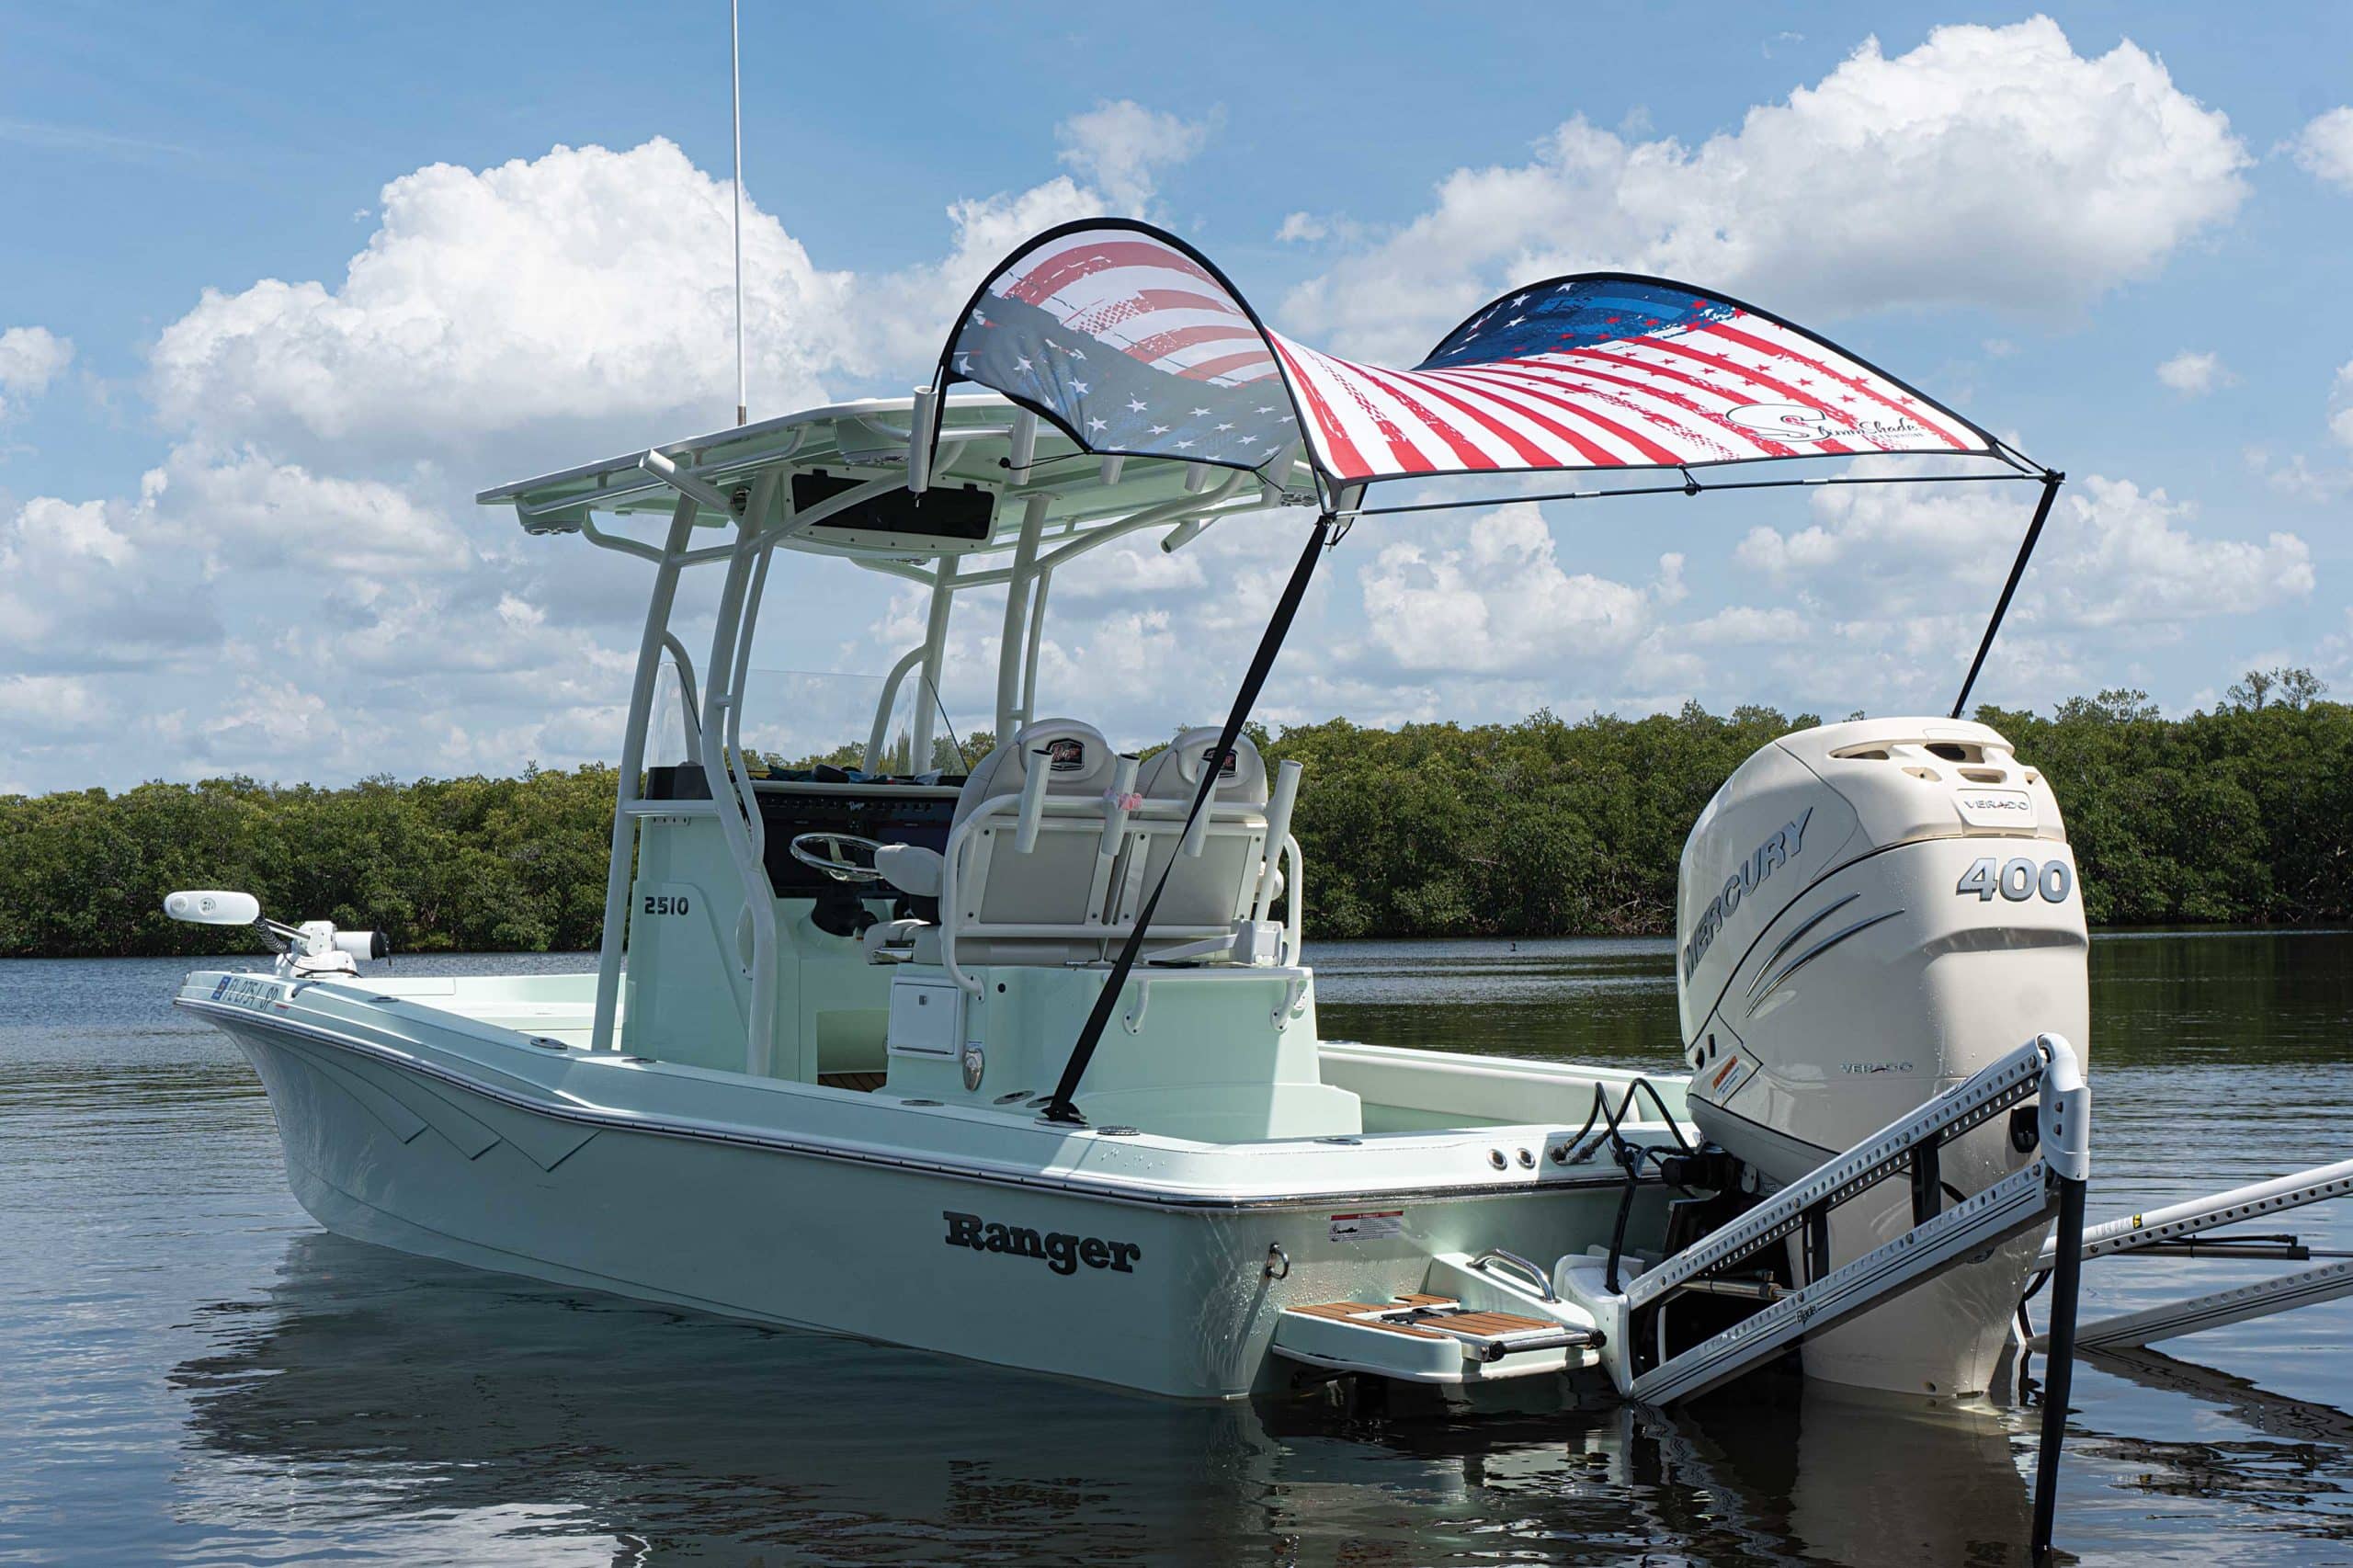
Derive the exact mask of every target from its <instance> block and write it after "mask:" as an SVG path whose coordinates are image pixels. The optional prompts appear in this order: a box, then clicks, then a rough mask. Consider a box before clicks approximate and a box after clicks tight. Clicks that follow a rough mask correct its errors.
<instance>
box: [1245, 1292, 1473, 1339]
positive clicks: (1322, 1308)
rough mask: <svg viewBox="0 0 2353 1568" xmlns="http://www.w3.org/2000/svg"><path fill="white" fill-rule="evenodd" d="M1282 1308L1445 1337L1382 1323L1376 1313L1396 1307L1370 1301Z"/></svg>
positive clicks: (1415, 1335) (1424, 1336) (1390, 1330)
mask: <svg viewBox="0 0 2353 1568" xmlns="http://www.w3.org/2000/svg"><path fill="white" fill-rule="evenodd" d="M1283 1310H1284V1311H1285V1312H1297V1313H1299V1314H1300V1315H1301V1316H1302V1317H1311V1318H1334V1319H1336V1320H1338V1321H1339V1322H1341V1323H1352V1324H1356V1325H1357V1326H1358V1327H1359V1328H1378V1329H1382V1330H1385V1331H1386V1332H1388V1333H1390V1334H1403V1335H1410V1336H1411V1337H1413V1338H1415V1339H1444V1338H1445V1337H1447V1336H1446V1335H1443V1334H1433V1333H1432V1332H1431V1331H1430V1330H1428V1329H1427V1328H1415V1327H1412V1326H1411V1325H1409V1324H1402V1323H1384V1322H1382V1321H1381V1318H1380V1317H1379V1316H1378V1315H1377V1314H1379V1313H1381V1312H1395V1311H1397V1310H1398V1309H1397V1308H1395V1307H1393V1306H1389V1307H1383V1306H1380V1305H1378V1304H1376V1303H1374V1302H1371V1301H1324V1302H1321V1303H1319V1304H1317V1305H1315V1306H1312V1307H1285V1308H1284V1309H1283Z"/></svg>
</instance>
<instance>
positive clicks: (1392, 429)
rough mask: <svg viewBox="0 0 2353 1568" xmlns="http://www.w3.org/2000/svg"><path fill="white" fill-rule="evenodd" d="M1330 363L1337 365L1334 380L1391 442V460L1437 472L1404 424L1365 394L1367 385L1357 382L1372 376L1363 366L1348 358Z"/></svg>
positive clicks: (1406, 468)
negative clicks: (1368, 374) (1377, 405)
mask: <svg viewBox="0 0 2353 1568" xmlns="http://www.w3.org/2000/svg"><path fill="white" fill-rule="evenodd" d="M1330 363H1332V364H1334V365H1336V366H1337V367H1338V373H1337V374H1336V375H1335V376H1334V377H1333V380H1334V381H1336V382H1337V383H1338V384H1339V385H1340V386H1341V387H1342V388H1343V389H1345V390H1346V391H1347V394H1348V395H1349V396H1350V397H1352V398H1354V399H1355V400H1356V404H1357V406H1358V408H1360V409H1362V410H1364V413H1365V417H1366V418H1368V419H1370V420H1371V421H1372V427H1373V428H1374V429H1376V430H1378V431H1380V432H1381V439H1382V440H1384V441H1386V442H1388V443H1389V458H1390V460H1391V461H1392V462H1394V463H1395V464H1397V466H1398V467H1399V469H1400V470H1402V471H1403V472H1406V473H1436V472H1438V470H1437V469H1436V468H1435V467H1433V466H1432V465H1431V463H1430V460H1429V459H1428V458H1427V457H1425V456H1423V455H1422V449H1421V448H1419V447H1417V446H1415V444H1414V437H1412V436H1410V435H1408V434H1406V432H1405V429H1404V426H1401V425H1399V424H1398V423H1397V421H1396V420H1395V419H1394V418H1392V416H1391V415H1388V414H1386V413H1384V412H1382V411H1381V409H1380V408H1378V407H1376V406H1375V405H1374V403H1373V401H1372V399H1370V397H1368V396H1366V395H1365V392H1364V388H1363V387H1362V386H1360V385H1358V378H1359V377H1362V379H1363V380H1365V381H1370V379H1371V378H1370V377H1368V376H1363V370H1364V367H1363V366H1361V365H1358V364H1355V363H1353V362H1351V361H1348V360H1346V359H1336V360H1332V361H1330Z"/></svg>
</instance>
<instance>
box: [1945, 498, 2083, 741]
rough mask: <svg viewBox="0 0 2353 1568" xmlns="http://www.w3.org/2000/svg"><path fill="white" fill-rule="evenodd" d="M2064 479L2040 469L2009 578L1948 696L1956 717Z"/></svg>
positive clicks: (1965, 702)
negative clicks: (1956, 688) (2038, 488)
mask: <svg viewBox="0 0 2353 1568" xmlns="http://www.w3.org/2000/svg"><path fill="white" fill-rule="evenodd" d="M2066 479H2067V476H2066V475H2065V474H2063V473H2061V472H2059V471H2058V470H2056V469H2046V470H2045V471H2043V475H2042V498H2041V499H2040V500H2039V501H2037V502H2036V503H2035V504H2034V521H2032V522H2030V523H2029V524H2028V525H2027V526H2026V538H2025V539H2024V540H2022V541H2020V543H2019V545H2018V559H2017V560H2016V561H2013V562H2010V576H2009V581H2007V582H2006V583H2004V584H2003V585H2002V597H2000V598H1998V599H1996V600H1995V601H1994V619H1991V620H1989V621H1987V622H1986V623H1985V635H1984V638H1983V639H1982V640H1981V641H1980V642H1978V644H1977V657H1975V658H1973V659H1972V660H1970V661H1969V674H1968V676H1966V677H1964V678H1963V679H1962V681H1961V695H1960V696H1959V697H1956V698H1954V699H1952V716H1953V717H1954V718H1956V719H1958V718H1960V717H1961V714H1962V712H1963V711H1965V710H1967V709H1968V707H1969V693H1970V690H1971V688H1972V687H1975V686H1976V684H1977V672H1978V671H1980V670H1982V669H1984V667H1985V655H1986V654H1988V653H1992V652H1993V651H1994V634H1995V632H1997V631H2001V630H2002V617H2004V616H2005V615H2007V614H2008V613H2009V609H2010V596H2011V595H2013V594H2015V593H2017V592H2018V579H2020V578H2021V577H2024V576H2025V575H2026V563H2027V560H2028V558H2029V556H2031V555H2033V554H2034V546H2035V541H2036V540H2040V538H2041V537H2042V525H2043V523H2044V522H2045V521H2047V520H2048V519H2049V518H2050V516H2051V504H2052V502H2053V501H2056V500H2057V499H2058V498H2059V486H2060V485H2062V484H2063V483H2066Z"/></svg>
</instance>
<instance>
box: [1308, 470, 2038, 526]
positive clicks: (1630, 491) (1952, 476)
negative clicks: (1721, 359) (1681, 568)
mask: <svg viewBox="0 0 2353 1568" xmlns="http://www.w3.org/2000/svg"><path fill="white" fill-rule="evenodd" d="M2045 477H2046V476H2045V475H2043V474H2040V473H1861V474H1836V475H1832V476H1829V477H1826V478H1822V479H1728V480H1720V481H1718V482H1717V483H1713V484H1711V483H1706V482H1705V481H1702V480H1699V479H1692V480H1690V481H1689V482H1688V483H1686V482H1684V481H1682V480H1677V482H1676V483H1673V484H1633V485H1626V486H1622V487H1620V488H1618V489H1614V490H1559V491H1554V492H1552V493H1551V494H1541V495H1482V496H1480V497H1478V498H1477V499H1475V500H1471V501H1415V502H1407V503H1401V504H1400V505H1398V506H1359V507H1357V508H1355V509H1353V510H1350V511H1344V512H1341V513H1338V514H1337V516H1339V517H1345V518H1347V519H1349V520H1351V521H1353V520H1354V519H1356V518H1358V517H1396V516H1397V515H1399V514H1401V513H1404V512H1460V511H1465V510H1468V509H1469V508H1472V507H1474V506H1511V505H1513V504H1515V503H1519V502H1528V501H1537V502H1543V501H1607V500H1609V499H1610V498H1611V497H1613V496H1619V495H1705V494H1710V493H1711V492H1712V491H1717V490H1826V489H1828V488H1830V487H1831V486H1833V485H1840V484H1987V483H1994V484H2008V483H2016V482H2018V481H2019V480H2025V479H2044V478H2045Z"/></svg>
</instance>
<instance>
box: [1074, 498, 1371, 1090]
mask: <svg viewBox="0 0 2353 1568" xmlns="http://www.w3.org/2000/svg"><path fill="white" fill-rule="evenodd" d="M1331 539H1332V517H1331V514H1330V513H1328V512H1326V513H1324V514H1323V515H1322V516H1320V517H1317V518H1316V519H1315V531H1314V532H1313V534H1311V535H1310V536H1309V537H1308V540H1307V548H1306V549H1305V550H1303V551H1300V555H1299V564H1298V565H1296V566H1294V567H1292V568H1291V573H1290V582H1289V583H1286V584H1285V585H1283V595H1282V597H1281V598H1280V599H1279V600H1278V601H1277V602H1276V605H1275V613H1274V617H1273V619H1270V620H1268V621H1267V631H1266V634H1265V635H1264V636H1262V637H1260V638H1259V639H1258V651H1257V653H1255V654H1253V655H1252V656H1251V659H1250V668H1249V669H1248V670H1247V671H1246V672H1245V674H1244V675H1243V676H1242V688H1241V689H1240V690H1239V691H1236V692H1235V693H1234V694H1233V710H1232V711H1231V712H1229V713H1227V714H1226V716H1225V727H1224V728H1223V729H1222V730H1220V731H1219V732H1218V740H1217V744H1216V746H1215V747H1214V748H1212V749H1211V752H1210V754H1209V757H1208V760H1207V761H1206V762H1205V763H1204V764H1203V765H1202V767H1201V781H1200V784H1199V786H1198V787H1197V788H1196V789H1195V790H1194V791H1193V809H1192V810H1191V811H1189V812H1186V813H1185V825H1184V827H1183V828H1182V829H1180V830H1178V834H1177V837H1178V839H1179V840H1180V841H1181V840H1183V839H1184V838H1186V837H1188V836H1189V835H1190V834H1191V832H1192V827H1193V823H1194V820H1195V819H1196V818H1198V817H1199V815H1200V814H1201V812H1202V810H1203V809H1204V808H1205V807H1206V806H1208V804H1209V802H1210V797H1211V796H1212V795H1214V794H1216V793H1217V786H1218V780H1219V778H1222V775H1223V769H1222V759H1223V758H1224V756H1225V754H1226V753H1227V752H1229V751H1231V750H1233V743H1234V740H1235V738H1236V737H1237V736H1239V735H1240V734H1241V733H1242V726H1243V724H1244V723H1245V722H1247V721H1248V720H1249V717H1250V710H1251V709H1252V708H1254V707H1256V705H1257V701H1258V690H1259V688H1260V687H1263V686H1265V685H1266V684H1267V672H1268V671H1269V670H1271V669H1273V668H1274V664H1275V655H1276V654H1278V653H1281V652H1282V646H1283V639H1284V637H1286V636H1287V635H1289V634H1290V623H1291V619H1292V618H1293V617H1295V616H1296V615H1298V613H1299V605H1300V601H1301V600H1302V599H1303V598H1304V597H1307V585H1308V582H1309V580H1310V579H1312V578H1313V576H1314V575H1315V561H1316V557H1318V556H1320V555H1322V554H1323V553H1324V546H1325V545H1326V544H1328V543H1330V542H1331ZM1268 850H1269V853H1276V852H1279V851H1278V850H1277V849H1276V847H1275V846H1268ZM1178 858H1179V857H1176V856H1171V857H1170V858H1169V861H1168V864H1167V865H1166V866H1164V867H1163V868H1161V872H1160V880H1159V881H1155V882H1154V883H1153V884H1152V896H1151V897H1149V898H1147V899H1145V900H1144V901H1143V906H1142V908H1140V909H1138V910H1137V911H1136V919H1135V925H1134V926H1133V927H1132V928H1131V929H1130V931H1129V932H1128V939H1127V940H1126V941H1125V942H1124V943H1122V944H1121V945H1120V956H1119V958H1118V959H1117V960H1114V961H1113V963H1112V965H1111V972H1110V974H1109V976H1108V977H1107V978H1106V979H1105V980H1104V982H1103V989H1102V990H1101V991H1100V992H1098V993H1097V994H1096V997H1095V1007H1094V1010H1093V1011H1091V1012H1089V1013H1088V1014H1087V1015H1086V1028H1082V1029H1081V1030H1079V1033H1078V1043H1077V1044H1076V1045H1074V1046H1073V1047H1072V1048H1071V1053H1070V1060H1069V1061H1068V1062H1065V1063H1064V1064H1063V1075H1062V1079H1061V1081H1060V1082H1059V1083H1057V1084H1055V1085H1054V1093H1053V1097H1052V1098H1051V1099H1050V1100H1049V1101H1047V1103H1046V1108H1045V1111H1044V1113H1043V1119H1045V1120H1047V1121H1053V1122H1060V1123H1063V1125H1065V1126H1072V1127H1076V1126H1082V1125H1084V1124H1085V1120H1086V1119H1085V1118H1083V1117H1081V1116H1080V1115H1079V1114H1078V1106H1077V1103H1076V1100H1075V1098H1074V1096H1076V1095H1077V1093H1078V1085H1079V1080H1080V1079H1082V1078H1084V1077H1085V1076H1086V1064H1087V1062H1089V1061H1091V1060H1092V1059H1093V1058H1094V1055H1095V1048H1096V1047H1097V1045H1099V1044H1101V1043H1102V1040H1103V1031H1104V1029H1105V1028H1108V1026H1109V1024H1110V1022H1111V1013H1112V1010H1113V1009H1114V1008H1115V1007H1117V1006H1119V1003H1120V993H1121V992H1122V991H1124V990H1126V989H1127V984H1128V976H1129V975H1130V974H1131V973H1132V972H1133V971H1134V970H1135V967H1136V960H1137V958H1138V957H1139V956H1141V955H1142V952H1143V942H1144V937H1145V934H1146V933H1147V932H1149V931H1150V930H1151V928H1152V915H1153V911H1154V910H1155V909H1156V908H1158V907H1159V904H1160V895H1161V893H1162V892H1164V891H1165V889H1166V888H1167V886H1168V876H1169V873H1170V872H1171V871H1173V870H1175V869H1176V861H1177V859H1178Z"/></svg>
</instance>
